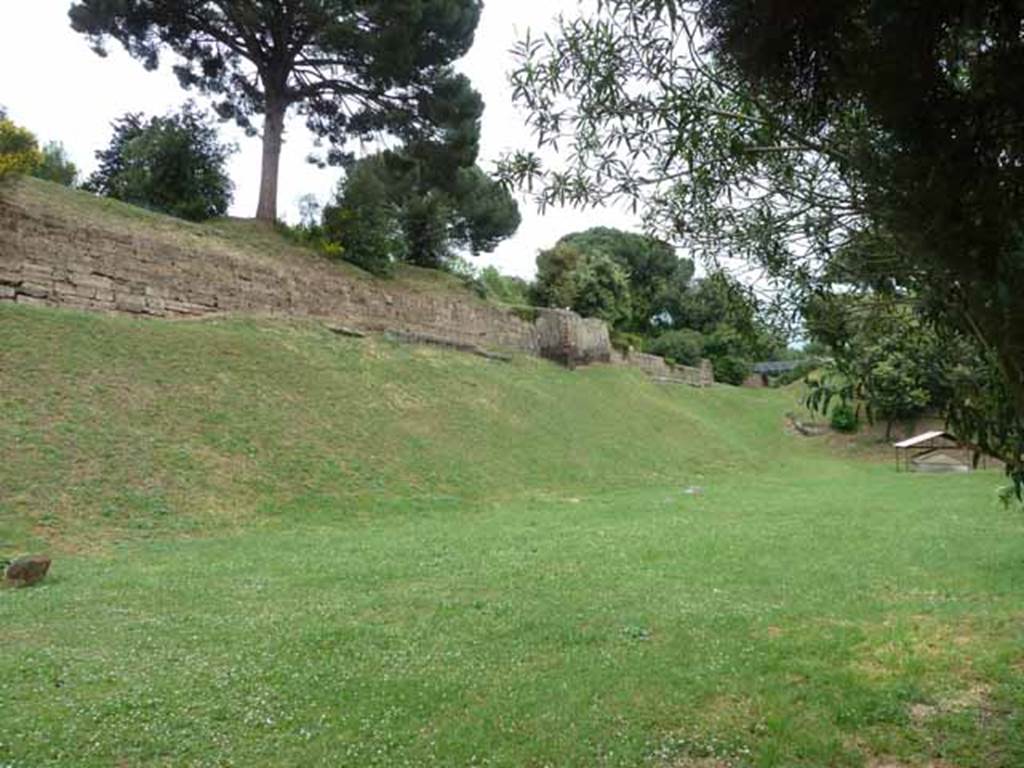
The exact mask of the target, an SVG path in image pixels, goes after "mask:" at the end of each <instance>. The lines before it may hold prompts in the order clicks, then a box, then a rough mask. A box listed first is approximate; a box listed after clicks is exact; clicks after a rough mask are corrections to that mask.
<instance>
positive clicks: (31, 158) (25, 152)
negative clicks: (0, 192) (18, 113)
mask: <svg viewBox="0 0 1024 768" xmlns="http://www.w3.org/2000/svg"><path fill="white" fill-rule="evenodd" d="M41 161H42V155H41V154H40V152H39V143H38V142H37V141H36V137H35V136H34V135H33V134H32V132H31V131H29V130H28V129H26V128H22V127H21V126H18V125H15V124H14V122H13V121H11V120H9V119H8V118H7V117H6V115H5V114H3V113H0V179H2V178H6V177H9V176H14V175H18V174H27V173H32V171H34V170H35V169H36V168H37V167H38V166H39V164H40V162H41Z"/></svg>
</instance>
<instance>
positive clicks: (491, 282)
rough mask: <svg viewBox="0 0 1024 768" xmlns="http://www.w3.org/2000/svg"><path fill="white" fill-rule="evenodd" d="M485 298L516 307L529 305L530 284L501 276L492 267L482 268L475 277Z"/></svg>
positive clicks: (517, 278)
mask: <svg viewBox="0 0 1024 768" xmlns="http://www.w3.org/2000/svg"><path fill="white" fill-rule="evenodd" d="M476 283H477V284H478V285H479V286H480V288H479V290H480V292H481V293H482V295H483V296H484V297H485V298H491V299H495V300H496V301H500V302H502V303H503V304H514V305H518V306H522V305H527V304H529V303H530V284H529V283H528V282H527V281H526V280H523V279H522V278H521V277H512V276H511V275H503V274H501V273H500V272H499V271H498V270H497V269H495V268H494V267H484V268H483V269H482V270H480V274H479V275H477V277H476Z"/></svg>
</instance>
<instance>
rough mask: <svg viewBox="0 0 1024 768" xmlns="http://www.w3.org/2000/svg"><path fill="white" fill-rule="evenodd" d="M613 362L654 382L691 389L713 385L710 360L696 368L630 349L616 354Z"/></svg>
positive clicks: (713, 377)
mask: <svg viewBox="0 0 1024 768" xmlns="http://www.w3.org/2000/svg"><path fill="white" fill-rule="evenodd" d="M613 362H615V363H617V364H619V365H628V366H631V367H633V368H639V369H640V370H641V371H643V372H644V373H646V374H647V375H648V376H650V377H651V378H652V379H655V380H656V381H664V382H670V383H674V384H688V385H689V386H691V387H710V386H711V385H712V384H714V383H715V374H714V369H713V368H712V365H711V361H710V360H701V361H700V365H699V366H697V367H694V366H689V365H676V364H675V363H670V362H668V361H667V360H666V359H665V358H663V357H658V356H657V355H648V354H646V353H645V352H637V351H635V350H633V349H632V348H630V349H629V350H628V351H626V352H616V353H615V357H614V359H613Z"/></svg>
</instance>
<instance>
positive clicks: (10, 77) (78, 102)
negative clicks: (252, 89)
mask: <svg viewBox="0 0 1024 768" xmlns="http://www.w3.org/2000/svg"><path fill="white" fill-rule="evenodd" d="M583 2H584V4H589V2H588V0H583ZM69 6H70V2H69V0H0V72H3V73H4V76H3V83H2V84H0V105H3V106H5V107H6V108H7V110H8V112H9V113H10V116H11V117H12V118H13V119H14V120H15V121H16V122H18V123H20V124H22V125H24V126H26V127H28V128H30V129H31V130H32V131H34V132H35V133H36V135H37V136H38V137H39V138H40V140H41V141H44V142H45V141H49V140H59V141H62V142H63V143H64V145H65V147H66V148H67V150H68V152H69V154H70V155H71V158H72V159H73V160H74V162H75V163H76V164H77V165H78V166H79V168H80V169H82V170H84V171H85V172H86V173H88V172H89V171H91V170H92V168H93V166H94V165H95V160H94V157H93V153H94V152H95V151H96V150H97V149H99V148H101V147H104V146H106V144H107V142H108V141H109V139H110V133H111V130H110V123H111V121H112V120H114V119H115V118H116V117H118V116H120V115H122V114H124V113H125V112H129V111H133V112H145V113H147V114H159V113H163V112H166V111H168V110H169V109H173V108H176V107H178V106H179V105H180V104H181V103H182V102H183V101H185V99H187V98H188V97H189V96H190V95H192V96H195V94H189V93H186V92H185V91H183V90H182V89H181V88H180V87H179V86H178V83H177V80H176V79H175V77H174V75H173V74H172V73H171V71H170V68H169V67H168V66H166V63H165V66H163V67H162V68H161V69H160V70H159V71H157V72H146V71H145V69H143V67H142V65H141V64H140V63H139V62H137V61H135V60H133V59H131V58H130V57H128V55H127V54H125V53H124V51H123V49H122V48H121V47H120V46H119V45H118V44H116V43H112V44H111V45H110V46H109V52H110V55H109V56H108V57H107V58H105V59H103V58H100V57H99V56H97V55H96V54H94V53H93V52H92V51H91V50H90V48H89V45H88V41H87V40H86V39H85V38H84V37H82V36H80V35H78V34H76V33H75V32H73V31H72V30H71V28H70V26H69V24H68V20H67V10H68V8H69ZM579 8H580V0H485V8H484V13H483V18H482V19H481V22H480V26H479V27H478V29H477V33H476V41H475V44H474V46H473V49H472V50H471V51H470V52H469V54H468V55H467V56H466V57H465V58H464V59H463V60H462V61H460V62H459V64H458V67H459V69H461V70H462V71H463V72H465V73H466V74H467V75H469V77H470V78H471V79H472V81H473V85H474V86H475V87H476V89H477V90H478V91H480V93H481V94H482V95H483V97H484V100H485V101H486V103H487V110H486V112H485V113H484V120H483V142H482V148H481V153H480V164H481V166H482V167H483V168H484V169H485V170H490V169H491V168H492V164H493V161H494V160H495V159H497V157H498V156H499V155H500V154H501V153H502V152H503V151H504V150H508V149H515V148H526V147H532V146H533V140H532V137H531V135H530V132H529V131H528V130H527V129H526V128H525V126H524V125H523V118H522V115H521V114H519V113H518V112H517V110H516V109H515V108H514V107H513V106H512V103H511V101H512V97H511V89H510V88H509V86H508V82H507V79H506V73H507V72H508V70H509V69H511V57H510V56H509V54H508V51H509V49H510V48H511V47H512V46H513V44H514V43H515V42H516V41H517V40H518V39H520V38H521V37H522V35H523V34H524V33H525V32H526V30H527V29H531V30H533V31H535V32H537V31H544V30H548V29H551V28H552V27H553V26H554V18H555V17H556V16H557V15H558V14H559V13H565V14H567V15H569V14H575V13H578V12H579ZM40 51H45V55H40ZM197 100H199V101H200V103H202V101H201V99H198V98H197ZM222 134H223V136H224V137H225V138H228V139H230V140H233V141H235V142H237V143H238V145H239V147H240V149H241V151H240V152H239V153H238V154H237V155H235V156H234V157H233V159H232V161H231V169H230V172H231V177H232V179H233V180H234V182H235V185H236V189H235V202H234V205H233V206H232V208H231V213H232V214H233V215H236V216H252V215H254V213H255V210H256V198H257V195H258V191H259V168H260V146H259V139H258V138H246V136H245V135H244V134H243V133H242V132H241V131H239V130H238V129H237V128H236V127H235V126H234V125H233V124H224V125H223V127H222ZM286 142H287V143H286V144H285V149H284V153H283V155H282V162H281V182H280V193H279V197H278V208H279V210H280V211H281V213H282V215H284V217H285V218H289V219H291V220H295V218H296V207H295V206H296V201H297V200H298V199H299V198H300V197H302V196H303V195H305V194H308V193H312V194H314V195H316V196H317V197H318V198H319V199H320V200H326V199H327V198H328V197H329V196H330V194H331V192H332V190H333V189H334V187H335V185H336V183H337V180H338V176H339V171H338V170H337V169H326V170H319V169H317V168H316V167H315V166H312V165H309V164H308V163H307V162H306V160H305V158H306V156H307V155H308V154H309V152H310V150H311V148H312V142H311V138H310V136H309V134H308V132H307V131H306V129H305V127H304V126H303V125H302V123H301V121H299V120H295V119H293V120H292V121H291V122H290V123H289V126H288V134H287V136H286ZM520 210H521V211H522V213H523V223H522V225H521V226H520V228H519V232H518V233H517V234H516V236H515V237H513V238H511V239H509V240H507V241H506V242H504V243H503V244H502V245H501V246H499V248H498V249H497V250H496V251H495V252H494V253H492V254H485V255H483V256H481V257H480V258H479V259H478V260H476V261H475V262H474V263H478V264H481V265H483V264H494V265H496V266H497V267H498V268H499V269H500V270H501V271H502V272H505V273H507V274H515V275H520V276H523V277H529V276H532V275H533V272H534V259H535V257H536V254H537V251H538V250H539V249H541V248H545V247H548V246H550V245H552V244H553V243H554V242H555V241H556V240H557V239H558V238H559V237H561V236H562V235H565V234H567V233H569V232H574V231H577V230H580V229H586V228H587V227H591V226H597V225H604V226H617V227H621V228H623V229H634V230H638V229H640V223H639V219H638V218H637V217H635V216H632V215H630V214H629V213H628V212H627V211H620V210H609V209H604V210H597V211H594V210H590V211H574V210H551V209H549V210H548V211H547V212H546V214H545V215H543V216H541V215H540V214H539V213H538V212H537V211H536V210H535V207H534V205H533V203H532V202H529V201H526V200H521V201H520Z"/></svg>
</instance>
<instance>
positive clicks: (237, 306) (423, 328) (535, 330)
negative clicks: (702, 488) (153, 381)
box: [0, 194, 711, 386]
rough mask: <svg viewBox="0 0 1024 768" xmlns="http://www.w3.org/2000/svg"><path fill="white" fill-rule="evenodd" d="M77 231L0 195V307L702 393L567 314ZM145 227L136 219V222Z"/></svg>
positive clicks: (217, 250) (307, 260) (96, 229)
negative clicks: (297, 331) (347, 338)
mask: <svg viewBox="0 0 1024 768" xmlns="http://www.w3.org/2000/svg"><path fill="white" fill-rule="evenodd" d="M151 221H152V224H151V225H150V226H147V227H145V228H142V227H140V225H139V223H138V222H137V221H131V222H130V223H129V225H128V226H119V224H120V222H119V221H118V219H117V218H116V217H114V216H110V217H109V218H103V217H97V219H96V220H95V221H90V222H89V223H83V222H81V221H78V220H76V219H75V218H74V216H73V215H72V214H69V213H67V212H66V211H64V210H62V209H61V208H60V207H59V206H57V205H47V204H46V202H45V200H43V201H42V202H40V201H39V200H33V201H32V203H31V204H27V203H26V202H25V201H24V199H23V197H22V196H21V195H19V194H11V195H5V197H4V198H3V199H0V301H4V300H6V301H15V302H19V303H24V304H41V305H49V306H64V307H72V308H77V309H86V310H94V311H102V312H121V313H130V314H134V315H139V316H149V317H164V318H189V317H201V316H204V315H212V314H218V313H255V314H263V315H285V316H307V317H318V318H323V319H325V320H328V321H330V322H334V323H339V324H344V325H345V326H347V327H351V328H354V329H358V330H360V331H364V332H371V333H380V332H392V333H395V334H398V335H399V336H402V337H406V338H429V339H433V340H438V341H442V342H449V343H451V345H452V346H456V347H460V348H464V347H480V348H490V349H495V350H509V351H515V352H522V353H526V354H531V355H539V356H543V357H547V358H550V359H552V360H557V361H559V362H561V363H563V364H566V365H569V366H574V365H585V364H588V363H595V362H603V363H619V364H624V365H633V366H636V367H639V368H641V369H642V370H644V371H645V372H647V373H649V374H650V375H652V376H654V377H655V378H660V379H664V380H666V381H680V382H683V383H689V384H693V385H695V386H706V385H707V384H709V383H710V381H711V377H710V374H709V370H708V369H707V366H705V368H704V369H685V368H681V367H678V366H669V365H668V364H667V363H666V362H665V361H664V360H662V359H661V358H654V357H652V356H650V355H639V354H637V353H630V354H626V355H622V354H619V353H617V352H615V351H614V350H613V349H612V346H611V342H610V339H609V334H608V327H607V326H606V325H605V323H604V322H602V321H601V320H594V319H586V318H582V317H580V316H579V315H577V314H575V313H573V312H569V311H567V310H555V309H537V310H530V311H529V312H528V313H520V312H517V311H516V310H514V309H512V308H507V307H502V306H499V305H496V304H492V303H490V302H487V301H483V300H481V299H479V298H477V297H475V296H473V295H471V294H470V293H469V292H465V293H461V292H454V291H450V290H449V291H438V290H436V289H435V290H431V289H430V288H429V287H417V286H416V285H409V284H401V283H399V282H396V283H391V282H388V281H384V280H377V279H373V278H370V277H364V276H362V275H359V274H357V273H355V272H354V271H353V270H345V269H341V268H339V266H338V265H337V264H336V263H334V262H331V261H329V260H327V259H322V258H318V257H316V256H315V255H313V254H310V253H308V252H306V251H304V250H302V249H298V248H290V247H287V246H283V247H282V248H281V250H280V252H276V251H275V252H274V253H273V254H268V253H266V252H265V251H262V250H260V249H258V248H254V247H253V248H248V249H247V248H246V247H245V245H244V244H243V243H236V242H235V241H234V240H231V241H229V240H228V239H227V238H224V237H216V236H210V235H209V234H208V233H206V232H205V231H204V230H203V229H202V228H200V227H193V226H191V225H186V224H182V223H179V222H173V221H170V220H164V219H162V218H160V217H152V220H151ZM148 222H149V220H147V223H148Z"/></svg>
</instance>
